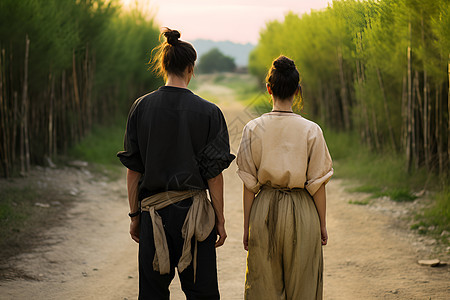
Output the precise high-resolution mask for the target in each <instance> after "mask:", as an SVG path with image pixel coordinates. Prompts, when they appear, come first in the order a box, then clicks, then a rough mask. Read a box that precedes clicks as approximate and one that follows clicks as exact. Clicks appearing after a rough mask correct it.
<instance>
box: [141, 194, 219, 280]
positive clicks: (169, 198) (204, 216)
mask: <svg viewBox="0 0 450 300" xmlns="http://www.w3.org/2000/svg"><path fill="white" fill-rule="evenodd" d="M191 197H192V198H193V201H192V205H191V207H190V208H189V211H188V213H187V215H186V219H185V220H184V223H183V227H182V228H181V234H182V237H183V239H184V244H183V249H182V253H181V257H180V260H179V261H178V265H177V268H178V271H179V272H180V273H181V272H183V271H184V270H185V269H186V268H187V267H188V266H189V265H190V264H191V262H192V264H193V269H194V281H195V278H196V272H197V242H202V241H204V240H205V239H206V238H207V237H208V236H209V234H210V233H211V230H213V228H214V224H215V214H214V209H213V207H212V205H211V202H210V201H209V200H208V198H207V196H206V190H188V191H167V192H162V193H159V194H155V195H152V196H150V197H147V198H145V199H143V200H142V201H141V211H148V212H149V213H150V217H151V219H152V225H153V237H154V241H155V250H156V251H155V257H154V258H153V269H154V270H155V271H157V272H159V273H160V274H169V273H170V256H169V247H168V245H167V239H166V234H165V232H164V226H163V223H162V219H161V216H160V215H159V214H158V212H157V210H159V209H162V208H164V207H166V206H169V205H171V204H175V203H177V202H180V201H182V200H184V199H187V198H191ZM193 236H195V244H194V259H193V260H192V254H191V240H192V237H193Z"/></svg>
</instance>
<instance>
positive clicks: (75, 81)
mask: <svg viewBox="0 0 450 300" xmlns="http://www.w3.org/2000/svg"><path fill="white" fill-rule="evenodd" d="M76 69H77V66H76V62H75V50H73V55H72V79H73V91H74V95H75V98H74V100H75V109H76V119H77V120H78V124H77V125H78V126H76V130H77V134H78V137H77V140H79V139H80V138H81V137H82V136H83V126H82V121H81V101H80V94H79V91H78V79H77V70H76Z"/></svg>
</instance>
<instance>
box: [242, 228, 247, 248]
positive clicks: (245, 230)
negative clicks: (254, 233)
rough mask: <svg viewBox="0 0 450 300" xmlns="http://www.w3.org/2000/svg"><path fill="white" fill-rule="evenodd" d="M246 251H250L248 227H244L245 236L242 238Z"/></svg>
mask: <svg viewBox="0 0 450 300" xmlns="http://www.w3.org/2000/svg"><path fill="white" fill-rule="evenodd" d="M242 242H243V243H244V249H245V251H248V228H245V229H244V237H243V239H242Z"/></svg>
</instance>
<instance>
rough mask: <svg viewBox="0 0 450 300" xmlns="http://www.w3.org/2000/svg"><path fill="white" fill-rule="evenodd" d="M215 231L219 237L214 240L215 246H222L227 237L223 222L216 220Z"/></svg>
mask: <svg viewBox="0 0 450 300" xmlns="http://www.w3.org/2000/svg"><path fill="white" fill-rule="evenodd" d="M216 231H217V235H218V236H219V239H218V240H217V242H216V248H217V247H220V246H222V245H223V244H224V243H225V239H226V238H227V232H226V230H225V223H219V222H216Z"/></svg>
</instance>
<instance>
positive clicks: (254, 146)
mask: <svg viewBox="0 0 450 300" xmlns="http://www.w3.org/2000/svg"><path fill="white" fill-rule="evenodd" d="M266 81H267V91H268V92H269V94H270V95H271V96H272V100H273V110H272V111H271V112H269V113H266V114H264V115H262V116H261V117H259V118H256V119H254V120H252V121H250V122H249V123H248V124H247V125H246V126H245V127H244V131H243V134H242V140H241V144H240V146H239V151H238V154H237V165H238V171H237V173H238V175H239V176H240V178H241V179H242V181H243V182H244V195H243V198H244V238H243V243H244V248H245V250H248V256H247V274H246V281H245V299H248V300H252V299H267V300H271V299H292V300H296V299H302V300H308V299H322V247H321V245H326V244H327V239H328V236H327V229H326V222H325V207H326V205H325V203H326V196H325V184H326V183H327V182H328V180H329V179H330V177H331V176H332V174H333V169H332V163H331V157H330V154H329V152H328V149H327V146H326V143H325V140H324V138H323V135H322V131H321V129H320V127H319V126H318V125H317V124H315V123H313V122H311V121H309V120H306V119H304V118H303V117H301V116H299V115H297V114H295V113H294V112H293V111H292V106H293V102H294V98H296V96H298V98H300V99H301V87H300V85H299V73H298V70H297V68H296V66H295V64H294V62H293V61H292V60H291V59H289V58H287V57H285V56H280V57H278V58H277V59H276V60H274V61H273V64H272V67H271V68H270V70H269V73H268V75H267V77H266ZM255 195H256V198H255Z"/></svg>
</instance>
